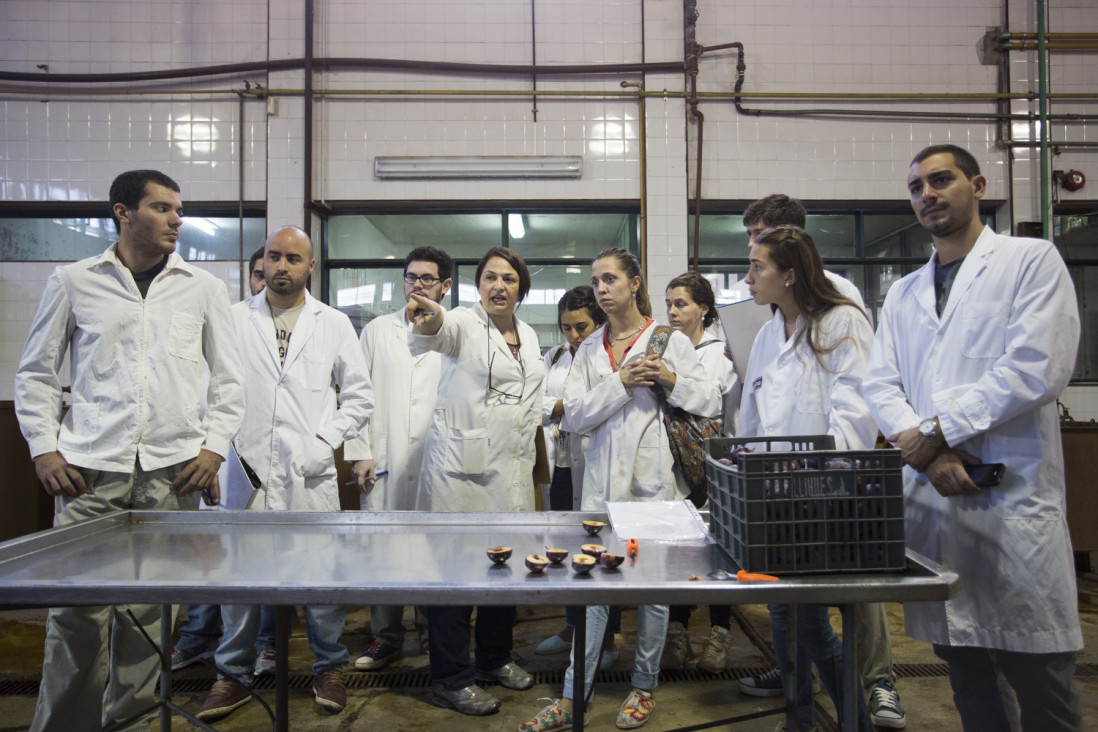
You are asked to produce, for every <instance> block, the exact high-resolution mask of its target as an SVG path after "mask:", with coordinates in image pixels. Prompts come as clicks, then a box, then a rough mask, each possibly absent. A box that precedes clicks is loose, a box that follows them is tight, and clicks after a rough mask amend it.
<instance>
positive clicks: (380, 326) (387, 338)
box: [343, 246, 454, 671]
mask: <svg viewBox="0 0 1098 732" xmlns="http://www.w3.org/2000/svg"><path fill="white" fill-rule="evenodd" d="M453 269H454V265H453V260H451V259H450V255H448V254H447V253H446V252H443V251H440V250H438V249H435V248H434V247H427V246H424V247H417V248H415V249H413V250H412V251H411V252H409V253H408V256H407V257H405V259H404V299H405V300H406V301H407V300H408V298H409V296H410V295H411V294H413V293H414V294H417V295H422V296H423V297H426V298H428V299H429V300H431V301H433V302H441V301H442V298H443V297H445V296H446V293H447V292H449V291H450V286H451V285H452V284H453V280H451V279H450V276H451V274H452V273H453ZM411 332H412V318H411V317H410V316H409V314H408V308H407V307H403V308H401V309H400V310H398V311H397V312H395V313H390V314H388V315H383V316H381V317H380V318H374V319H373V320H371V321H370V322H369V323H367V324H366V327H365V328H363V329H362V339H361V341H362V352H363V354H364V355H365V357H366V367H367V368H368V369H369V370H370V379H371V380H372V382H373V385H374V393H375V394H376V395H377V404H376V405H375V408H374V413H373V416H372V417H371V418H370V423H369V424H368V425H367V426H366V429H365V430H364V431H363V432H362V434H361V435H359V436H358V437H357V438H355V439H353V440H350V441H349V442H348V443H347V444H346V446H345V447H344V448H343V457H344V458H345V459H346V460H347V461H348V462H353V465H352V468H351V475H352V477H353V478H354V481H355V483H356V484H357V485H358V489H359V490H360V491H361V492H362V495H361V508H362V510H363V511H415V510H419V509H421V508H422V507H421V506H419V505H418V503H417V501H416V495H417V493H418V491H419V472H420V466H421V464H422V463H423V440H424V438H425V437H426V436H427V428H428V427H430V425H431V417H432V415H433V414H434V411H435V402H436V401H437V400H438V378H439V371H440V369H441V368H442V356H441V355H440V354H439V353H436V352H435V351H428V352H427V353H421V354H419V355H418V356H413V355H412V352H411V351H410V350H409V349H408V335H409V333H411ZM378 473H382V475H378ZM424 549H425V550H426V547H424ZM403 615H404V608H403V607H402V606H400V605H374V606H372V607H371V608H370V629H371V630H372V631H373V634H374V639H373V642H372V643H371V644H370V646H369V647H368V648H367V649H366V650H365V651H364V652H363V653H362V655H361V656H359V657H358V659H357V660H356V661H355V668H356V669H358V670H359V671H376V670H377V669H380V668H383V667H384V666H386V665H388V664H389V663H391V662H392V661H395V660H396V659H398V658H400V656H401V653H402V648H403V646H404V623H403V620H402V618H403ZM415 625H416V630H417V631H418V633H419V644H420V649H421V650H422V651H423V652H426V649H427V614H426V612H425V611H424V610H423V609H421V608H416V610H415Z"/></svg>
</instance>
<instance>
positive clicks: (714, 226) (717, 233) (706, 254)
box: [687, 214, 750, 264]
mask: <svg viewBox="0 0 1098 732" xmlns="http://www.w3.org/2000/svg"><path fill="white" fill-rule="evenodd" d="M694 218H695V217H694V216H693V215H691V216H689V217H688V218H687V223H688V225H689V228H688V229H687V237H688V238H687V241H688V242H689V243H690V252H691V256H693V247H694V244H693V243H694ZM749 238H750V237H748V235H747V229H746V228H745V227H744V225H743V214H702V220H701V246H700V247H699V252H698V259H699V264H700V260H702V259H733V258H740V257H742V258H744V259H747V255H748V246H747V242H748V239H749Z"/></svg>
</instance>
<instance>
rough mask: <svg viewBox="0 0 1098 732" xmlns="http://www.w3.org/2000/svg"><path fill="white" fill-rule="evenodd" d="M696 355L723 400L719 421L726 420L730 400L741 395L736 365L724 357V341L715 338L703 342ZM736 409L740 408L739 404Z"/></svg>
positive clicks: (699, 345) (697, 347) (698, 346)
mask: <svg viewBox="0 0 1098 732" xmlns="http://www.w3.org/2000/svg"><path fill="white" fill-rule="evenodd" d="M694 353H696V354H698V360H699V361H701V365H702V369H703V370H704V371H705V373H706V374H708V375H709V378H711V379H712V380H713V383H714V384H715V385H716V387H717V393H718V394H719V395H720V399H721V413H720V414H718V415H717V418H718V419H724V415H725V413H726V412H727V411H728V409H729V407H730V406H732V405H730V404H729V400H730V399H731V398H732V396H733V395H736V396H738V395H739V394H740V389H739V388H738V387H739V386H740V377H739V376H737V375H736V365H735V364H734V363H732V359H730V358H728V357H727V356H725V355H724V341H722V340H718V339H715V338H710V339H706V340H703V341H702V342H701V343H699V344H698V345H697V346H696V347H695V348H694ZM735 406H736V407H738V406H739V404H738V403H737V404H736V405H735Z"/></svg>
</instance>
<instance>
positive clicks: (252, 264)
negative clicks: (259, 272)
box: [248, 246, 267, 277]
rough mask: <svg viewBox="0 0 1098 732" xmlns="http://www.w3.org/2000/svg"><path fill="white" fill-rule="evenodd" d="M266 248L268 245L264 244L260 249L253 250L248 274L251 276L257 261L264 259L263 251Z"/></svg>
mask: <svg viewBox="0 0 1098 732" xmlns="http://www.w3.org/2000/svg"><path fill="white" fill-rule="evenodd" d="M266 248H267V247H265V246H262V247H260V248H259V249H256V250H255V251H254V252H252V256H251V258H250V259H249V260H248V276H249V277H251V276H252V270H253V269H255V263H256V262H258V261H259V260H261V259H263V252H264V251H265V250H266Z"/></svg>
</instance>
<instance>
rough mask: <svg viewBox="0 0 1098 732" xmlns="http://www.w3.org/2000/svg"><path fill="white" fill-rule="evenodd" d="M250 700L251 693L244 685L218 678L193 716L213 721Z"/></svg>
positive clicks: (225, 715)
mask: <svg viewBox="0 0 1098 732" xmlns="http://www.w3.org/2000/svg"><path fill="white" fill-rule="evenodd" d="M251 700H252V694H251V692H250V691H248V689H246V688H245V687H243V686H241V685H240V684H238V683H236V682H235V681H230V680H228V679H219V680H218V681H215V682H214V685H213V687H212V688H211V689H210V693H209V694H207V695H206V701H204V702H202V708H201V709H199V710H198V713H197V714H195V715H194V716H195V717H196V718H197V719H200V720H202V721H203V722H215V721H217V720H219V719H221V718H222V717H227V716H229V714H230V713H232V712H233V711H234V710H236V709H239V708H240V707H242V706H244V705H245V704H247V703H248V702H250V701H251Z"/></svg>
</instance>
